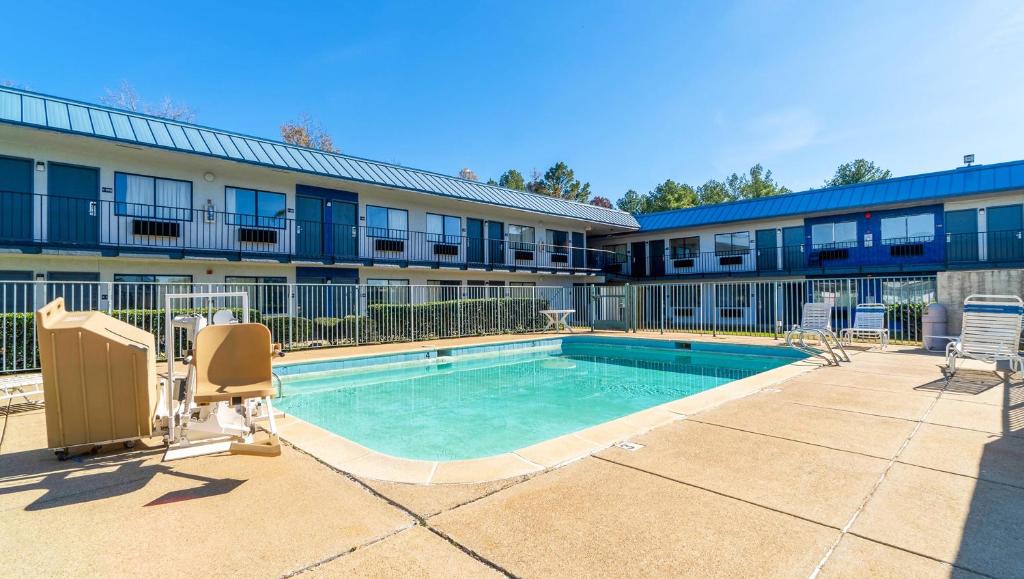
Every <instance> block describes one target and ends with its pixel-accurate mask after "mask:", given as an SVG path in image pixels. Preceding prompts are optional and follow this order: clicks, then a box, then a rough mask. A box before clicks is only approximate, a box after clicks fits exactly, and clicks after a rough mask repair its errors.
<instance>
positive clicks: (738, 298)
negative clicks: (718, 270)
mask: <svg viewBox="0 0 1024 579" xmlns="http://www.w3.org/2000/svg"><path fill="white" fill-rule="evenodd" d="M715 305H716V306H718V307H720V308H748V307H750V285H749V284H745V283H740V284H718V285H716V286H715Z"/></svg>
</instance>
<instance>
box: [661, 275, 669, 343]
mask: <svg viewBox="0 0 1024 579" xmlns="http://www.w3.org/2000/svg"><path fill="white" fill-rule="evenodd" d="M666 287H668V286H666V285H665V284H661V333H662V334H664V333H665V310H667V309H668V301H667V299H666V296H665V288H666Z"/></svg>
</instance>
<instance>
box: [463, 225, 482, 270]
mask: <svg viewBox="0 0 1024 579" xmlns="http://www.w3.org/2000/svg"><path fill="white" fill-rule="evenodd" d="M466 261H467V262H468V263H469V264H470V265H482V264H483V263H484V222H483V221H482V220H480V219H473V218H471V217H470V218H466Z"/></svg>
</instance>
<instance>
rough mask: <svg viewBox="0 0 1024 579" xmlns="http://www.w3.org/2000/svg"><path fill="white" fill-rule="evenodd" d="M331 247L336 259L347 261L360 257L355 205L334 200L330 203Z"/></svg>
mask: <svg viewBox="0 0 1024 579" xmlns="http://www.w3.org/2000/svg"><path fill="white" fill-rule="evenodd" d="M329 204H330V206H331V213H330V226H331V245H332V248H333V250H334V257H335V258H336V259H341V260H345V261H349V260H353V259H355V258H357V257H359V250H358V247H357V245H358V243H359V228H358V227H357V226H356V219H357V217H356V214H357V213H358V211H357V209H356V204H355V203H350V202H348V201H341V200H339V199H334V200H332V201H331V202H330V203H329Z"/></svg>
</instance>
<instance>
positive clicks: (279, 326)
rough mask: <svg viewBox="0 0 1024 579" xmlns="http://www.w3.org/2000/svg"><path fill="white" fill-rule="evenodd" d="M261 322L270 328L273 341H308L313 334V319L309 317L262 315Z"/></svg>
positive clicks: (285, 342)
mask: <svg viewBox="0 0 1024 579" xmlns="http://www.w3.org/2000/svg"><path fill="white" fill-rule="evenodd" d="M263 323H264V324H265V325H266V326H267V327H268V328H270V335H271V336H272V337H273V340H274V341H275V342H281V343H284V344H288V343H292V342H308V341H309V339H310V338H311V337H312V336H313V320H310V319H309V318H303V317H300V316H289V315H288V314H274V315H270V316H263Z"/></svg>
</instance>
